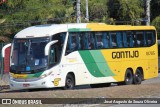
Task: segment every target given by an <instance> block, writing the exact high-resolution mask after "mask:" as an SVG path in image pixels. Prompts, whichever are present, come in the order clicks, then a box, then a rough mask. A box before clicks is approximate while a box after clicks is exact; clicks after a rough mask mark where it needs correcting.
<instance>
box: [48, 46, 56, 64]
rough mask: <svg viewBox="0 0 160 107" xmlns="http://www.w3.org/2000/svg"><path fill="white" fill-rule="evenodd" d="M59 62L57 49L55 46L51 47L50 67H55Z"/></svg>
mask: <svg viewBox="0 0 160 107" xmlns="http://www.w3.org/2000/svg"><path fill="white" fill-rule="evenodd" d="M57 62H58V60H57V48H56V47H55V46H53V45H52V46H51V48H50V51H49V65H50V66H53V65H55V64H56V63H57Z"/></svg>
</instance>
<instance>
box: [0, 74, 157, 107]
mask: <svg viewBox="0 0 160 107" xmlns="http://www.w3.org/2000/svg"><path fill="white" fill-rule="evenodd" d="M0 98H65V99H68V98H160V74H159V76H158V77H157V78H153V79H149V80H145V81H143V82H142V84H140V85H122V86H117V85H116V84H112V86H110V87H103V88H90V87H89V86H88V85H86V86H79V87H76V89H74V90H62V89H60V88H57V89H41V90H35V91H31V92H28V91H25V90H18V91H9V90H8V91H5V90H4V91H1V92H0ZM65 99H63V100H65ZM141 105H142V104H141ZM0 106H1V105H0ZM56 106H57V105H56ZM63 106H64V105H63ZM66 106H67V105H65V107H66ZM70 106H71V105H70ZM81 106H89V107H92V106H93V107H97V106H99V107H106V106H112V107H123V106H127V105H126V104H121V105H117V104H116V105H115V104H114V105H113V104H110V105H106V104H105V105H102V104H98V105H97V104H96V105H94V104H90V105H81ZM81 106H77V107H81ZM129 106H131V107H137V106H139V105H136V104H134V105H133V104H131V105H129ZM147 106H148V105H147ZM154 106H157V105H154ZM31 107H32V106H31ZM33 107H34V106H33ZM37 107H39V106H37ZM50 107H52V106H50ZM73 107H75V105H74V106H73Z"/></svg>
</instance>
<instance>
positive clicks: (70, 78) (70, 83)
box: [64, 74, 75, 89]
mask: <svg viewBox="0 0 160 107" xmlns="http://www.w3.org/2000/svg"><path fill="white" fill-rule="evenodd" d="M74 87H75V80H74V77H73V75H71V74H68V75H67V77H66V81H65V87H64V89H74Z"/></svg>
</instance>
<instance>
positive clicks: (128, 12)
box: [108, 0, 144, 21]
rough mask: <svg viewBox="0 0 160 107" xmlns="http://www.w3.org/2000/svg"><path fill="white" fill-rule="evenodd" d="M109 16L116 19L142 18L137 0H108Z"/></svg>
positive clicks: (141, 11) (141, 9) (141, 10)
mask: <svg viewBox="0 0 160 107" xmlns="http://www.w3.org/2000/svg"><path fill="white" fill-rule="evenodd" d="M108 6H109V16H110V17H111V18H113V19H116V20H117V21H135V20H137V19H140V18H142V14H143V12H144V11H143V8H142V7H141V5H140V1H139V0H109V2H108Z"/></svg>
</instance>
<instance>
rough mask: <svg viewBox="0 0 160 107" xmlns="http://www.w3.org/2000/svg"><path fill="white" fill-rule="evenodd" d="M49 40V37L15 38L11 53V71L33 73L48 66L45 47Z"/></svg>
mask: <svg viewBox="0 0 160 107" xmlns="http://www.w3.org/2000/svg"><path fill="white" fill-rule="evenodd" d="M48 42H49V38H34V39H15V40H14V43H13V52H12V53H11V54H12V55H11V56H12V57H11V72H13V71H16V73H33V72H38V71H39V69H42V68H46V67H47V64H48V57H47V56H45V54H44V49H45V46H46V44H47V43H48ZM31 71H33V72H31Z"/></svg>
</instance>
